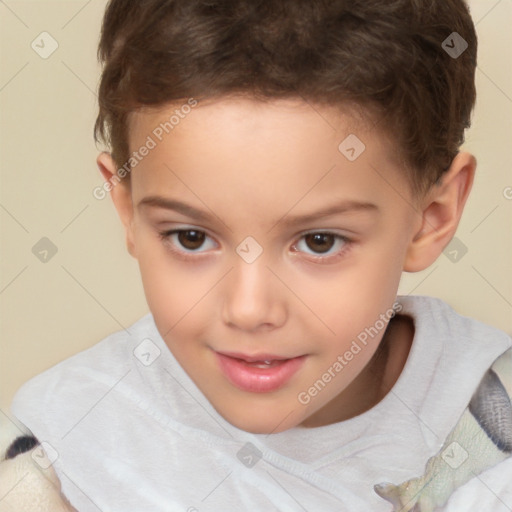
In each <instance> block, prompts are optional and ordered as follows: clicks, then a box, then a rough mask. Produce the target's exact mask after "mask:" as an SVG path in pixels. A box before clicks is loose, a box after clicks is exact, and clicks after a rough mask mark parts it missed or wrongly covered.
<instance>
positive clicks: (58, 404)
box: [11, 314, 155, 433]
mask: <svg viewBox="0 0 512 512" xmlns="http://www.w3.org/2000/svg"><path fill="white" fill-rule="evenodd" d="M154 329H155V326H154V322H153V318H152V316H151V315H150V314H147V315H145V316H144V317H142V318H141V319H139V320H138V321H137V322H135V323H133V324H132V325H130V326H129V327H128V328H127V329H125V330H122V331H117V332H114V333H112V334H110V335H109V336H107V337H106V338H104V339H103V340H101V341H100V342H98V343H96V344H95V345H93V346H92V347H90V348H88V349H86V350H84V351H82V352H79V353H77V354H75V355H73V356H72V357H70V358H68V359H65V360H64V361H61V362H60V363H58V364H56V365H55V366H53V367H51V368H49V369H48V370H45V371H44V372H42V373H40V374H38V375H36V376H35V377H33V378H31V379H30V380H28V381H27V382H25V383H24V384H23V385H22V386H21V387H20V388H19V389H18V391H17V392H16V394H15V395H14V398H13V400H12V403H11V411H12V413H13V414H14V416H15V417H16V418H18V419H19V420H20V421H21V422H22V424H24V425H25V426H26V427H27V429H29V430H30V431H31V432H32V433H35V432H33V430H32V428H33V427H37V425H38V424H39V423H40V422H41V423H42V422H43V419H42V418H45V427H46V428H51V422H52V418H57V417H58V416H65V415H66V414H68V415H70V416H75V415H74V414H73V412H74V411H75V409H76V411H79V410H82V409H83V405H84V404H83V403H80V400H79V399H78V397H79V396H80V397H85V396H88V397H90V400H91V402H93V401H94V400H97V399H98V398H99V397H101V396H102V395H103V394H104V393H105V390H108V389H111V388H112V387H113V386H114V385H115V383H116V382H117V381H118V380H119V378H120V377H121V376H122V375H125V374H126V373H127V372H129V371H130V370H131V369H133V367H134V364H135V363H134V359H135V358H134V350H135V349H136V348H137V346H138V345H139V344H140V343H141V341H143V340H144V339H145V338H147V337H151V336H152V335H154Z"/></svg>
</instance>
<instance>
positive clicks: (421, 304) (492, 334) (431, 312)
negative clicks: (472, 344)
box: [397, 295, 512, 351]
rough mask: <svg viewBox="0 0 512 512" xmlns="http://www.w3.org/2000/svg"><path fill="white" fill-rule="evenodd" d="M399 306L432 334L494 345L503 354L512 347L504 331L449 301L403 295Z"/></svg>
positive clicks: (511, 340)
mask: <svg viewBox="0 0 512 512" xmlns="http://www.w3.org/2000/svg"><path fill="white" fill-rule="evenodd" d="M397 304H398V305H399V308H400V311H399V312H401V313H405V314H409V315H410V316H412V317H413V318H414V320H415V323H420V324H422V325H425V326H428V327H429V328H430V329H431V334H432V335H437V336H442V337H443V338H450V339H462V340H473V341H478V342H480V343H489V344H491V343H492V344H494V345H500V346H502V347H503V350H502V351H505V350H506V349H507V348H508V347H510V346H512V339H511V338H510V336H509V335H508V334H507V333H505V332H504V331H502V330H500V329H497V328H496V327H493V326H491V325H488V324H486V323H484V322H481V321H480V320H477V319H475V318H471V317H468V316H465V315H462V314H460V313H458V312H457V311H455V309H453V307H452V306H450V305H449V304H448V303H447V302H445V301H443V300H441V299H439V298H436V297H428V296H424V295H400V296H398V298H397ZM397 312H398V311H397Z"/></svg>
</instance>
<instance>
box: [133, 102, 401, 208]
mask: <svg viewBox="0 0 512 512" xmlns="http://www.w3.org/2000/svg"><path fill="white" fill-rule="evenodd" d="M372 126H373V124H372V123H371V120H369V118H368V117H366V116H364V115H361V111H358V110H357V109H355V108H345V109H341V108H337V107H331V106H319V105H313V104H310V103H307V102H305V101H303V100H273V101H271V102H261V101H255V100H250V99H244V98H235V99H233V98H231V99H222V100H214V101H207V102H201V103H196V104H195V105H194V104H193V103H191V102H190V101H184V102H183V103H176V104H173V105H167V106H165V107H159V108H157V109H151V110H149V109H146V110H144V111H139V112H137V113H135V114H133V115H132V116H131V119H130V124H129V133H130V137H129V146H130V151H131V152H134V151H138V150H139V149H141V148H143V147H144V146H147V147H151V149H150V150H146V151H144V153H145V156H144V157H143V158H142V159H140V161H138V162H137V165H136V167H135V168H134V169H133V170H132V173H131V180H132V186H133V194H134V198H135V199H141V198H142V197H143V196H145V195H155V194H156V193H157V192H158V193H159V194H160V195H161V194H162V193H164V192H165V191H172V190H175V191H177V190H178V189H180V190H182V192H184V193H187V194H188V195H190V193H191V192H192V193H195V194H196V195H197V196H200V195H203V196H209V195H210V196H211V195H212V193H213V190H212V187H217V189H219V187H221V189H220V190H218V192H221V193H224V194H236V195H237V197H239V198H240V199H242V198H244V199H243V200H244V201H245V204H246V205H247V206H248V205H249V204H250V203H251V201H255V202H257V201H258V199H261V198H262V197H266V198H267V199H270V200H273V201H274V204H283V205H288V203H290V201H291V200H292V199H293V200H295V201H297V200H299V198H300V195H301V194H305V193H307V195H308V199H310V200H312V201H320V200H321V199H322V197H327V196H329V195H331V196H332V195H333V194H334V193H338V192H339V193H341V194H342V195H344V196H347V197H346V198H347V199H350V200H352V199H356V200H365V198H364V197H362V196H364V195H365V194H366V195H368V194H370V195H374V196H375V195H379V194H380V193H381V192H382V188H383V186H384V185H385V182H384V181H385V180H387V181H391V182H392V188H394V189H395V190H396V189H397V188H398V189H399V190H402V189H404V192H403V193H406V189H407V184H406V180H405V179H404V176H403V172H402V171H401V169H399V168H398V166H397V164H396V162H395V161H394V158H393V154H394V151H393V150H394V147H393V144H392V143H391V142H390V141H389V140H388V138H387V137H385V136H384V135H383V134H381V133H379V132H377V131H376V130H374V129H372ZM134 163H135V162H134ZM384 175H385V177H384ZM383 180H384V181H383ZM187 188H188V191H187V190H185V189H187ZM388 188H389V185H388ZM308 191H309V192H308ZM395 193H396V192H395ZM358 195H359V196H361V197H357V196H358Z"/></svg>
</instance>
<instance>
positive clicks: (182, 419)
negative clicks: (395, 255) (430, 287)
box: [11, 296, 512, 512]
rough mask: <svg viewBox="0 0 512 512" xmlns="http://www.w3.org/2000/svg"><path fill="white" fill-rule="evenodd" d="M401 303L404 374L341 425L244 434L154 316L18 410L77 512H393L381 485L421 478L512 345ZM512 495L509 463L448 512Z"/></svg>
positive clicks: (473, 485)
mask: <svg viewBox="0 0 512 512" xmlns="http://www.w3.org/2000/svg"><path fill="white" fill-rule="evenodd" d="M398 300H399V302H400V303H401V304H402V307H403V310H402V314H408V315H410V316H412V318H413V319H414V324H415V335H414V340H413V344H412V347H411V351H410V353H409V357H408V359H407V362H406V365H405V367H404V370H403V372H402V374H401V376H400V377H399V379H398V381H397V382H396V384H395V385H394V387H393V388H392V390H391V391H390V392H389V393H388V394H387V395H386V396H385V397H384V399H383V400H382V401H381V402H379V403H378V404H377V405H376V406H374V407H373V408H372V409H370V410H369V411H367V412H366V413H364V414H361V415H359V416H356V417H354V418H352V419H349V420H347V421H343V422H340V423H337V424H332V425H328V426H324V427H318V428H313V429H310V428H301V427H299V428H294V429H291V430H288V431H284V432H281V433H277V434H271V435H264V434H251V433H248V432H245V431H242V430H240V429H237V428H235V427H234V426H232V425H231V424H229V423H228V422H227V421H225V420H224V419H223V418H222V417H221V416H220V415H219V414H218V413H217V412H216V411H215V409H214V408H213V407H212V406H211V405H210V403H209V402H208V401H207V400H206V398H205V397H204V396H203V395H202V393H201V392H200V391H199V389H198V388H197V387H196V386H195V384H194V383H193V381H192V380H191V379H190V378H189V377H188V375H187V374H186V373H185V372H184V370H183V369H182V368H181V367H180V366H179V364H178V363H177V361H176V360H175V358H174V357H173V355H172V353H171V352H170V351H169V349H168V348H167V346H166V344H165V342H164V341H163V339H162V337H161V336H160V334H159V332H158V330H157V328H156V326H155V323H154V320H153V317H152V315H151V314H147V315H146V316H144V317H143V318H141V319H140V320H139V321H137V322H136V323H134V324H133V325H131V326H130V327H129V328H128V329H127V330H128V331H129V333H130V334H128V333H127V332H126V331H119V332H116V333H114V334H112V335H110V336H108V337H106V338H105V339H104V340H102V341H101V342H99V343H97V344H96V345H94V346H93V347H91V348H89V349H87V350H85V351H83V352H80V353H78V354H76V355H75V356H73V357H71V358H69V359H67V360H65V361H63V362H61V363H59V364H57V365H55V366H54V367H52V368H50V369H49V370H47V371H45V372H43V373H41V374H40V375H37V376H36V377H34V378H33V379H31V380H29V381H28V382H26V383H25V384H24V385H23V386H22V387H21V388H20V389H19V390H18V392H17V394H16V396H15V398H14V400H13V404H12V408H11V409H12V412H13V414H14V415H15V416H16V417H17V418H18V419H19V420H20V421H21V422H22V423H23V424H25V425H26V426H27V427H28V428H29V429H30V430H31V431H32V433H33V434H34V435H35V436H36V437H37V438H38V439H39V441H41V442H45V443H48V444H47V445H43V446H46V448H48V447H51V448H49V449H48V450H47V452H48V451H51V450H55V452H52V455H51V457H52V458H53V457H57V458H56V460H55V462H54V464H53V467H54V468H55V471H56V473H57V476H58V477H59V478H60V480H61V483H62V489H63V492H64V494H65V495H66V496H67V498H68V499H69V500H70V502H71V504H72V505H73V506H74V507H75V508H77V509H78V510H79V512H98V511H101V512H114V511H115V512H127V511H130V512H144V511H148V512H149V511H151V512H160V511H161V512H164V511H165V512H171V511H183V512H207V511H214V512H219V511H223V512H227V511H236V512H240V511H246V510H250V511H251V512H252V511H265V512H268V511H272V510H279V511H285V512H303V511H308V512H314V511H319V510H321V511H322V512H330V511H336V512H340V511H341V512H343V511H347V512H369V511H371V512H389V511H391V510H392V508H393V507H392V506H391V504H390V503H388V502H387V501H385V500H383V499H382V498H381V497H379V496H378V495H377V494H376V493H375V491H374V490H373V486H374V485H375V484H378V483H381V482H392V483H395V484H399V483H401V482H403V481H405V480H408V479H410V478H413V477H416V476H420V475H422V474H423V472H424V470H425V464H426V462H427V460H428V458H429V457H431V456H432V455H434V454H435V453H437V452H438V451H439V449H440V448H441V447H442V445H443V442H444V440H445V438H446V437H447V435H448V434H449V432H450V431H451V430H452V428H453V427H454V425H455V424H456V423H457V421H458V420H459V418H460V416H461V415H462V413H463V411H464V410H465V408H466V407H467V405H468V403H469V401H470V400H471V397H472V395H473V392H474V391H475V389H476V387H477V386H478V384H479V381H480V379H481V377H482V376H483V375H484V373H485V372H486V370H487V369H488V368H489V367H490V365H491V364H492V363H493V362H494V360H495V359H496V358H497V357H498V356H500V355H501V354H502V353H503V352H505V351H506V350H507V349H508V348H509V347H510V346H512V340H511V339H510V338H509V337H508V336H507V335H506V334H505V333H503V332H502V331H499V330H497V329H495V328H492V327H490V326H487V325H485V324H482V323H480V322H478V321H476V320H472V319H469V318H466V317H463V316H460V315H458V314H456V313H455V312H454V311H453V310H452V309H451V308H450V307H449V306H448V305H447V304H445V303H444V302H442V301H440V300H438V299H433V298H429V297H422V296H415V297H411V296H407V297H406V296H404V297H399V298H398ZM148 339H149V340H151V342H148V341H147V340H148ZM144 340H146V341H144ZM141 343H142V345H141ZM137 347H139V348H137ZM158 351H160V354H159V355H158ZM134 352H135V354H137V355H138V357H136V356H135V355H134ZM148 354H150V355H148ZM157 355H158V357H157V358H156V359H155V360H154V361H153V362H151V364H148V361H149V360H153V359H154V357H155V356H157ZM146 364H147V365H146ZM511 482H512V458H509V459H507V460H505V461H504V462H502V463H500V464H498V465H497V466H495V467H494V468H491V469H489V470H487V471H485V472H484V473H482V474H481V475H480V476H478V477H476V478H473V479H472V480H470V481H469V482H468V483H466V484H465V485H463V486H462V487H460V488H459V489H458V490H457V491H456V492H455V493H454V494H453V495H452V497H451V498H450V500H449V501H448V504H447V506H446V507H445V508H444V509H443V510H445V511H447V512H470V511H471V512H474V511H476V510H478V511H479V512H486V511H489V512H506V511H510V510H511V509H512V483H511Z"/></svg>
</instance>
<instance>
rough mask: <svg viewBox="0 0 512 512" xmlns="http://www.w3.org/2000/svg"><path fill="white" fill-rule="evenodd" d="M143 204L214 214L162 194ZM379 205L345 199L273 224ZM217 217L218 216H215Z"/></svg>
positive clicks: (199, 216) (196, 215) (201, 216)
mask: <svg viewBox="0 0 512 512" xmlns="http://www.w3.org/2000/svg"><path fill="white" fill-rule="evenodd" d="M143 206H149V207H153V208H163V209H166V210H173V211H175V212H178V213H181V214H182V215H185V216H187V217H190V218H192V219H196V220H199V221H212V220H213V218H214V217H217V216H216V215H211V214H209V213H208V212H206V211H204V210H200V209H198V208H195V207H194V206H191V205H189V204H187V203H183V202H182V201H178V200H177V199H170V198H166V197H162V196H148V197H145V198H143V199H141V200H140V201H139V203H138V205H137V207H138V208H140V207H143ZM378 210H379V207H378V206H377V205H376V204H373V203H369V202H364V201H353V200H345V201H341V202H339V203H337V204H333V205H331V206H327V207H325V208H322V209H321V210H317V211H316V212H313V213H309V214H305V215H294V216H289V215H288V214H287V213H286V214H285V215H283V216H282V217H281V218H280V219H278V220H277V221H276V222H275V224H279V223H282V224H284V225H286V226H290V225H295V224H302V223H305V222H309V221H312V220H317V219H321V218H323V217H330V216H333V215H339V214H342V213H348V212H358V211H367V212H377V211H378ZM217 218H218V217H217Z"/></svg>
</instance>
